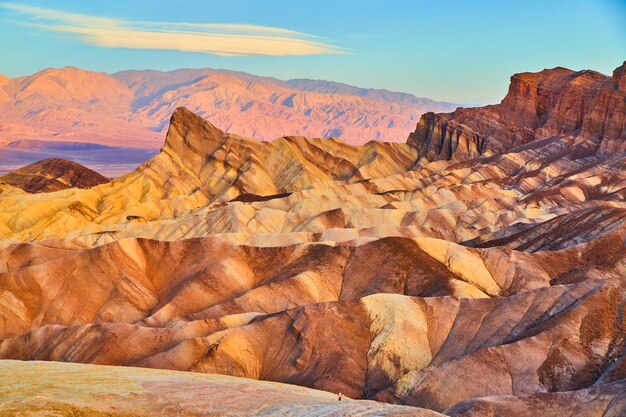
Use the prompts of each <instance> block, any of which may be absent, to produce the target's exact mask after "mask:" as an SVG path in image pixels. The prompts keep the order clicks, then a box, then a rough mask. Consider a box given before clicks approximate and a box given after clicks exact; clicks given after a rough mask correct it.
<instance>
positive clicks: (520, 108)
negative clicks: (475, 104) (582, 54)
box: [408, 62, 626, 161]
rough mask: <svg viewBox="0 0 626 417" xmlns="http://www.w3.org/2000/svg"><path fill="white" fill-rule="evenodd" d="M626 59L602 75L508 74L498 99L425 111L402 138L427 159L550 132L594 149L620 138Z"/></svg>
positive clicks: (624, 133)
mask: <svg viewBox="0 0 626 417" xmlns="http://www.w3.org/2000/svg"><path fill="white" fill-rule="evenodd" d="M625 68H626V62H624V64H623V65H622V66H621V67H619V68H617V69H616V70H615V71H614V72H613V76H612V77H607V76H605V75H602V74H600V73H598V72H595V71H578V72H574V71H571V70H568V69H565V68H561V67H558V68H554V69H549V70H543V71H541V72H538V73H521V74H515V75H513V76H512V77H511V84H510V87H509V92H508V94H507V95H506V97H505V98H504V100H502V102H501V103H500V104H497V105H493V106H486V107H481V108H467V109H465V108H460V109H457V110H456V111H455V112H453V113H448V114H435V113H426V114H425V115H424V116H422V118H421V119H420V121H419V123H418V125H417V128H416V130H415V132H413V133H412V134H411V135H410V136H409V140H408V143H410V144H411V145H412V146H415V147H416V148H418V149H419V151H420V157H422V158H426V159H427V160H429V161H434V160H439V159H451V158H454V159H461V160H463V159H471V158H474V157H476V156H478V155H482V154H485V153H487V152H490V153H498V152H502V151H505V150H508V149H511V148H513V147H516V146H520V145H524V144H527V143H529V142H533V141H537V140H541V139H546V138H550V137H563V136H570V137H575V138H576V140H577V142H578V143H581V142H582V143H586V144H587V145H588V146H587V147H588V149H589V151H590V152H591V149H593V150H596V149H597V150H598V151H599V152H618V151H619V152H623V151H625V150H626V148H625V147H624V146H625V145H624V144H625V143H626V127H625V126H626V106H625V103H626V88H625V85H626V81H624V80H625V79H626V77H625V76H624V73H625V71H626V69H625Z"/></svg>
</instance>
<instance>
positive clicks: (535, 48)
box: [0, 0, 626, 104]
mask: <svg viewBox="0 0 626 417" xmlns="http://www.w3.org/2000/svg"><path fill="white" fill-rule="evenodd" d="M0 5H1V7H0V39H2V41H1V42H0V56H2V57H3V58H2V60H1V61H0V73H2V74H5V75H7V76H10V77H15V76H20V75H25V74H30V73H33V72H36V71H39V70H41V69H44V68H48V67H63V66H67V65H73V66H77V67H81V68H85V69H91V70H97V71H106V72H115V71H119V70H124V69H146V68H149V69H161V70H170V69H175V68H181V67H213V68H226V69H234V70H240V71H246V72H251V73H254V74H258V75H267V76H274V77H277V78H282V79H287V78H314V79H326V80H333V81H339V82H345V83H349V84H353V85H358V86H361V87H376V88H386V89H390V90H395V91H405V92H409V93H413V94H415V95H417V96H422V97H430V98H434V99H438V100H447V101H454V102H458V103H471V104H484V103H494V102H498V101H500V99H501V98H502V97H503V95H504V94H505V93H506V89H507V86H508V82H509V77H510V76H511V74H513V73H515V72H522V71H538V70H541V69H543V68H552V67H555V66H564V67H568V68H572V69H577V70H578V69H595V70H598V71H600V72H603V73H606V74H610V73H611V71H612V70H613V69H614V68H615V67H617V66H618V65H620V64H621V63H622V62H623V61H624V60H626V1H625V0H596V1H578V0H568V1H561V0H552V1H549V0H542V1H538V0H531V1H495V0H494V1H478V0H474V1H472V0H457V1H452V0H439V1H437V0H413V1H394V0H387V1H368V0H332V1H326V0H317V1H308V2H302V1H296V0H292V1H274V0H212V1H211V0H187V1H183V0H179V1H177V2H166V1H158V0H151V1H147V0H125V1H117V0H109V1H106V2H100V1H82V2H76V1H46V2H43V1H26V2H17V1H13V2H2V1H1V0H0Z"/></svg>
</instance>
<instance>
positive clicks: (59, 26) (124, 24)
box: [0, 3, 347, 56]
mask: <svg viewBox="0 0 626 417" xmlns="http://www.w3.org/2000/svg"><path fill="white" fill-rule="evenodd" d="M0 8H4V9H8V10H11V11H13V12H16V13H18V14H20V15H23V16H26V18H27V20H20V21H18V22H17V23H19V24H22V25H27V26H31V27H36V28H39V29H43V30H47V31H51V32H55V33H60V34H64V35H67V36H70V37H72V38H75V39H78V40H80V41H81V42H83V43H86V44H89V45H95V46H98V47H102V48H129V49H160V50H175V51H186V52H199V53H205V54H213V55H221V56H246V55H267V56H289V55H317V54H342V53H347V52H346V51H345V50H344V49H342V48H339V47H337V46H334V45H331V44H330V43H328V41H327V40H325V39H323V38H320V37H317V36H313V35H309V34H306V33H303V32H298V31H294V30H289V29H284V28H277V27H270V26H258V25H246V24H225V23H218V24H215V23H180V22H178V23H177V22H146V21H131V20H124V19H113V18H107V17H99V16H90V15H83V14H76V13H67V12H64V11H60V10H54V9H48V8H44V7H34V6H27V5H21V4H16V3H0Z"/></svg>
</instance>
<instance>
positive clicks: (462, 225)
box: [0, 67, 626, 416]
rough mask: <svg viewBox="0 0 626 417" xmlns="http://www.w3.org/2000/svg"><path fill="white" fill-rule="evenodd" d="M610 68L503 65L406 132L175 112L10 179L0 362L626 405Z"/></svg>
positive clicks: (475, 399) (4, 219) (567, 408)
mask: <svg viewBox="0 0 626 417" xmlns="http://www.w3.org/2000/svg"><path fill="white" fill-rule="evenodd" d="M623 73H624V67H621V68H619V69H618V70H616V71H615V73H614V76H613V77H604V76H601V75H599V74H597V73H594V72H589V71H587V72H581V73H574V72H572V71H569V70H565V69H555V70H546V71H542V72H540V73H537V74H522V75H518V76H514V77H513V82H512V86H511V89H510V92H509V94H508V95H507V97H506V98H505V100H504V101H503V102H502V103H501V104H500V105H497V106H488V107H486V108H481V109H464V110H457V111H456V112H454V113H452V114H448V115H427V116H425V117H424V118H423V119H422V122H421V123H420V126H421V127H420V126H418V129H417V132H418V133H419V132H420V129H421V128H423V127H424V126H426V124H425V122H424V121H425V120H426V121H427V120H434V121H437V122H436V123H435V125H433V126H439V127H438V128H437V129H433V130H431V133H432V134H431V135H430V136H423V135H422V136H420V135H418V133H416V134H414V135H413V136H412V137H411V139H410V140H409V143H408V144H399V143H379V142H370V143H367V144H365V145H362V146H352V145H348V144H345V143H343V142H341V141H339V140H335V139H329V140H323V139H307V138H304V137H299V136H290V137H282V138H279V139H275V140H273V141H271V142H259V141H255V140H252V139H248V138H244V137H241V136H237V135H235V134H232V133H227V132H224V131H223V130H221V129H219V128H217V127H216V126H214V125H213V124H211V123H209V122H207V121H206V120H204V119H202V118H201V117H199V116H197V115H195V114H194V113H192V112H190V111H189V110H186V109H182V108H181V109H178V110H176V111H175V112H174V113H173V115H172V117H171V122H170V126H169V129H168V133H167V137H166V141H165V144H164V146H163V148H162V149H161V151H160V153H159V154H158V155H156V156H154V157H153V158H151V159H149V160H148V161H146V162H144V163H143V164H142V165H140V166H139V167H138V168H137V169H136V170H134V171H133V172H131V173H129V174H127V175H124V176H122V177H120V178H117V179H115V180H112V181H110V182H108V183H106V184H101V185H98V186H95V187H92V188H89V189H77V188H71V189H66V190H61V191H56V192H51V193H44V194H28V193H25V192H23V191H22V190H20V189H17V188H16V187H12V186H11V185H9V184H3V185H0V236H2V240H0V358H4V359H20V360H45V361H60V362H80V363H84V364H98V365H119V366H138V367H142V368H158V369H167V370H176V371H192V372H195V373H197V374H202V373H204V374H221V375H228V376H236V377H245V378H248V379H249V380H248V382H246V383H245V384H250V385H247V386H250V388H249V389H250V390H258V391H254V392H257V393H258V394H255V395H259V396H262V395H271V396H276V401H277V402H278V403H280V402H281V401H288V400H286V399H285V398H290V397H291V396H293V400H292V401H293V402H294V403H295V404H297V407H301V406H302V407H305V408H302V410H308V409H307V408H306V407H308V405H306V404H304V405H302V403H301V402H300V401H301V400H302V397H301V396H300V394H298V392H303V391H297V390H296V389H295V388H284V387H283V388H280V389H278V388H275V386H272V387H274V388H272V389H270V388H268V387H269V386H268V385H266V383H265V382H262V383H259V384H258V385H255V383H254V382H252V381H251V380H263V381H274V382H280V383H287V384H295V385H300V386H303V387H308V388H314V389H319V390H324V391H329V392H331V393H334V394H333V398H336V397H334V395H336V394H338V393H339V392H341V393H343V394H345V395H347V396H348V397H351V398H355V399H368V400H377V401H379V402H386V403H394V404H399V405H402V406H411V407H419V408H414V409H413V410H412V411H409V413H411V412H413V413H414V414H413V415H437V414H428V413H444V414H447V415H450V416H494V415H522V416H523V415H535V414H536V412H537V411H536V410H538V409H540V410H545V411H546V413H548V414H550V415H555V416H561V415H589V416H595V415H616V416H617V415H622V414H624V413H625V412H626V396H624V394H623V393H624V384H625V381H626V355H625V349H626V319H625V318H624V317H626V316H625V315H624V311H623V310H624V306H626V290H625V288H626V285H625V284H626V282H625V281H624V280H625V277H626V241H625V239H626V238H625V237H626V222H625V221H624V220H625V218H626V158H625V156H626V153H625V149H624V146H623V143H624V137H623V132H624V118H623V117H622V116H623V114H624V104H623V103H624V102H623V90H624V89H623V76H624V75H623ZM305 84H306V83H305ZM146 88H147V87H146ZM328 88H338V87H336V86H329V87H328ZM146 94H148V92H146ZM619 100H622V102H621V103H622V104H621V107H620V104H619V103H620V102H619ZM568 109H569V110H568ZM507 112H509V113H510V114H509V113H507ZM602 112H604V113H602ZM602 114H604V116H602ZM439 121H445V123H447V124H446V125H445V126H446V127H445V128H443V127H441V126H443V124H440V123H439ZM442 123H443V122H442ZM438 129H439V130H438ZM442 129H443V130H442ZM444 130H445V132H444ZM420 141H421V142H420ZM433 150H434V151H433ZM441 150H445V151H443V153H442V151H441ZM431 151H432V152H434V153H433V154H430V155H429V152H431ZM9 364H10V365H9V366H15V367H18V368H19V367H20V365H19V364H18V363H14V362H9ZM1 365H2V362H0V369H2V368H1ZM54 366H55V367H58V372H65V371H63V369H64V368H63V366H64V365H63V364H55V365H54ZM75 366H76V365H68V366H67V368H66V369H68V371H67V372H69V374H68V378H70V377H71V378H77V376H76V369H78V368H75ZM24 369H26V370H27V371H28V372H29V373H28V375H29V376H28V377H29V378H31V380H32V381H44V383H45V381H46V380H45V378H44V377H43V376H41V374H36V373H30V372H31V370H30V369H32V368H29V367H28V365H24ZM93 369H94V371H93V372H101V373H100V374H99V375H102V378H122V379H125V380H129V379H130V380H136V379H134V378H143V377H142V376H141V375H143V374H142V372H146V373H150V372H156V371H150V370H145V371H135V370H133V371H127V370H126V369H124V370H118V369H116V368H113V369H111V368H97V369H96V368H93ZM0 372H1V371H0ZM131 372H132V373H131ZM72 375H73V376H72ZM151 375H157V374H151ZM158 375H163V376H161V377H160V378H166V379H167V378H170V377H169V376H168V375H173V374H170V373H169V372H164V373H162V374H158ZM176 375H178V374H176ZM192 375H193V374H192ZM42 378H44V379H42ZM181 378H182V377H181ZM190 378H200V379H202V378H204V377H202V376H194V377H190ZM213 378H217V379H203V381H204V382H202V383H201V385H202V386H203V387H204V386H205V385H204V384H209V382H207V381H213V382H210V384H213V385H212V386H214V387H216V388H214V389H216V390H222V389H223V390H224V395H225V396H226V397H227V398H231V397H230V395H235V397H236V394H235V393H232V392H231V391H232V388H229V387H228V384H230V382H225V381H232V380H230V379H220V378H223V377H213ZM37 383H38V382H37ZM216 384H217V385H216ZM242 384H243V383H242ZM159 386H161V385H159ZM162 386H165V385H162ZM183 387H187V385H183ZM253 387H256V388H253ZM0 389H2V384H1V383H0ZM160 389H163V390H172V389H173V388H171V387H168V388H160ZM190 389H191V388H190ZM198 389H200V388H198ZM290 390H296V391H297V392H296V391H290ZM148 391H149V392H152V393H153V391H150V389H148ZM81 392H83V391H81ZM98 392H99V391H98ZM116 392H117V391H116ZM124 392H126V391H124ZM141 392H142V393H141V394H140V395H139V396H138V397H133V399H131V400H128V401H142V400H141V398H144V397H143V395H152V394H146V393H145V392H144V391H141ZM159 392H163V391H159ZM172 392H174V393H177V394H176V398H186V397H184V392H181V391H178V389H174V391H172ZM220 392H221V391H220ZM12 395H22V397H20V398H24V394H15V393H14V394H12ZM81 395H83V394H81ZM178 395H181V396H182V397H178ZM310 395H314V394H310ZM317 395H318V394H315V402H318V401H319V403H318V404H322V403H323V404H326V403H325V401H326V399H327V398H330V397H327V394H323V395H322V394H319V395H320V396H319V397H318V396H317ZM235 397H232V398H235ZM81 398H83V397H81ZM236 398H241V397H236ZM20 401H24V400H20ZM81 401H83V400H81ZM233 401H234V400H233ZM268 401H270V400H268ZM271 401H274V399H272V400H271ZM24 404H26V405H25V406H24V407H31V406H32V404H31V403H27V402H26V403H24ZM72 404H74V405H64V407H65V406H69V407H78V405H75V403H72ZM81 404H83V405H81V407H82V406H90V407H91V406H93V403H85V402H81ZM124 404H134V403H132V402H129V403H124ZM136 404H140V403H136ZM141 404H143V405H141V407H144V406H145V407H147V406H148V405H145V402H141ZM204 404H205V405H206V407H208V408H207V409H209V410H214V408H211V407H215V404H214V403H210V402H209V403H204ZM272 404H274V403H272ZM307 404H308V403H307ZM333 404H335V406H333V407H335V408H333V407H331V406H328V407H330V408H328V409H327V410H328V413H331V415H332V413H333V412H336V413H339V414H338V415H342V414H341V413H342V412H343V413H346V414H348V415H349V413H350V412H354V413H357V411H358V412H363V413H365V415H367V413H370V414H376V413H378V415H387V414H389V415H394V414H393V413H396V412H398V413H400V414H399V415H403V414H402V413H404V412H405V411H406V408H389V409H388V408H384V407H385V406H383V405H380V406H374V405H372V404H371V403H354V402H350V401H349V402H347V404H348V405H349V407H356V408H354V409H352V408H346V409H343V408H339V409H337V408H336V407H337V405H336V404H337V403H336V402H334V403H333ZM348 405H346V406H345V407H348ZM59 406H60V405H59ZM129 406H130V405H129ZM279 406H280V404H276V407H279ZM319 406H320V407H322V406H321V405H319ZM342 406H343V404H342ZM323 407H326V405H323ZM323 407H322V409H324V410H326V408H323ZM359 407H360V408H359ZM375 407H383V408H375ZM425 409H428V410H431V411H426V410H425ZM98 410H99V411H98V412H103V413H104V412H108V411H106V410H104V409H98ZM194 410H195V409H194ZM280 410H281V412H282V409H280ZM222 411H223V410H222V409H220V408H219V405H218V409H217V411H215V412H216V413H219V412H222ZM194 412H195V411H194ZM255 412H256V413H257V414H258V415H263V414H262V413H261V411H255ZM277 412H278V411H277ZM303 412H304V411H303ZM307 412H308V411H307ZM311 412H313V411H311ZM294 413H297V412H296V411H294ZM386 413H387V414H386ZM192 415H193V414H192ZM200 415H201V414H200ZM218 415H219V414H218ZM313 415H315V414H313Z"/></svg>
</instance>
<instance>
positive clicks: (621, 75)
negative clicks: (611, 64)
mask: <svg viewBox="0 0 626 417" xmlns="http://www.w3.org/2000/svg"><path fill="white" fill-rule="evenodd" d="M613 80H614V82H615V85H616V86H617V89H618V90H619V91H623V92H625V93H626V61H624V63H623V64H622V65H621V66H620V67H617V68H615V70H614V71H613Z"/></svg>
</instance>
